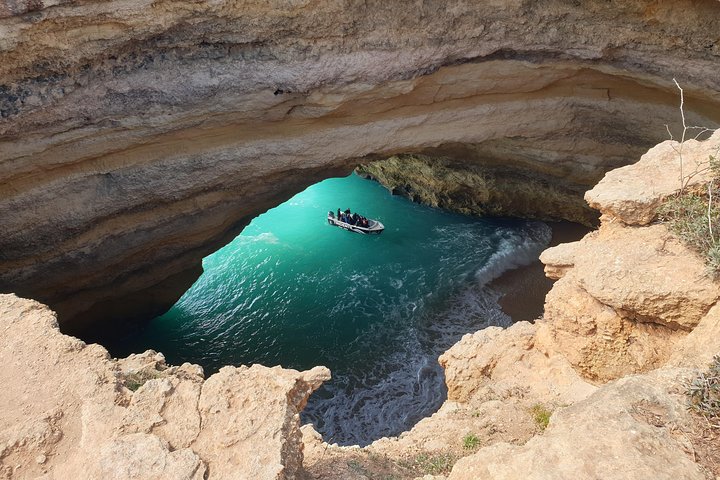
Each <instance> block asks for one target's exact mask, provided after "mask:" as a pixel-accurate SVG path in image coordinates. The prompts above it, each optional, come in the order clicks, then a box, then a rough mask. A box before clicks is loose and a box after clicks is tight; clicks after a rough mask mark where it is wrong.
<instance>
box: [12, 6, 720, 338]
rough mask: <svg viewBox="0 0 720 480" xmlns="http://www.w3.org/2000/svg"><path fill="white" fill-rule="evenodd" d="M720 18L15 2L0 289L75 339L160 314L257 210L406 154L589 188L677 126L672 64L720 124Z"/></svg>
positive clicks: (692, 12)
mask: <svg viewBox="0 0 720 480" xmlns="http://www.w3.org/2000/svg"><path fill="white" fill-rule="evenodd" d="M719 13H720V3H718V2H693V1H690V0H686V1H681V2H673V3H664V4H662V5H653V6H648V5H647V4H646V3H645V2H639V1H637V0H623V1H621V2H612V3H587V2H585V3H583V2H580V3H577V2H575V3H572V2H565V1H560V0H547V1H543V2H485V3H482V4H478V3H477V2H474V1H466V0H454V1H452V2H450V3H448V2H422V3H421V4H418V5H416V6H414V7H413V8H407V5H404V4H401V3H397V2H370V3H368V2H364V1H363V2H360V1H357V2H356V1H353V0H349V1H345V2H339V3H338V2H330V3H322V4H320V3H316V2H308V1H304V0H301V1H290V2H269V3H268V2H255V1H242V2H235V3H224V2H200V3H197V2H187V1H182V0H179V1H175V0H173V1H169V2H164V3H162V2H161V3H157V2H156V3H152V5H151V4H149V3H146V2H143V1H131V2H124V3H119V2H116V1H109V2H91V3H77V2H64V1H51V2H48V1H27V2H23V1H14V2H9V1H6V2H4V3H2V4H0V224H2V225H3V235H2V236H1V237H0V262H2V265H1V267H2V268H0V291H7V292H10V291H12V292H18V293H20V294H23V295H26V296H31V297H33V298H38V299H41V300H43V301H45V302H48V303H49V304H50V305H51V306H52V307H53V308H55V309H56V310H57V311H58V312H59V313H60V318H61V321H63V322H66V321H67V325H68V327H70V326H71V325H70V324H71V323H73V322H75V323H76V324H78V323H82V322H95V321H102V322H106V323H112V322H113V319H117V318H124V319H127V318H131V317H133V316H140V317H143V316H148V315H150V316H152V315H154V314H157V313H159V312H160V311H162V310H163V309H164V308H166V307H168V306H169V305H170V304H172V303H173V302H174V301H175V300H176V299H177V298H178V296H179V295H180V294H181V293H182V292H183V291H184V290H185V289H186V288H187V287H189V285H190V284H191V283H192V282H193V280H194V279H195V278H197V275H198V274H199V272H200V259H201V258H202V257H203V256H205V255H207V254H208V253H210V252H212V251H214V250H216V249H217V248H218V247H219V246H221V245H223V244H224V243H226V242H227V241H229V240H230V239H231V238H232V237H233V236H234V235H235V234H237V233H238V232H239V231H240V229H241V228H242V227H243V225H244V224H246V223H247V222H248V221H249V220H250V219H251V218H252V217H253V216H255V215H256V214H258V213H259V212H262V211H264V210H266V209H267V208H269V207H272V206H274V205H277V204H278V203H280V202H281V201H283V200H285V199H287V198H288V197H289V196H291V195H292V194H293V193H295V192H297V191H299V190H301V189H302V188H304V187H305V186H307V185H309V184H311V183H313V182H315V181H317V180H320V179H322V178H326V177H328V176H333V175H340V174H347V173H349V172H350V171H351V169H352V168H353V167H354V166H355V165H356V164H357V163H359V162H360V161H363V162H366V161H368V160H369V159H374V158H382V157H387V156H390V155H393V154H397V153H423V152H425V153H428V152H431V153H433V155H437V156H441V157H444V158H445V157H448V158H454V159H462V158H463V157H464V156H465V155H466V153H467V152H473V156H474V157H475V158H479V159H483V161H484V162H491V163H493V164H495V165H512V166H513V167H514V170H512V171H516V172H524V173H523V174H524V175H527V176H529V177H533V178H535V176H542V178H552V179H562V181H563V182H566V183H563V185H565V186H566V187H567V185H582V184H585V183H586V182H588V181H589V179H593V178H594V179H597V178H599V176H601V175H602V173H603V172H604V171H606V170H607V169H609V168H613V167H616V166H619V165H623V164H627V163H630V162H632V161H634V160H635V158H637V155H638V154H639V153H640V152H641V151H642V150H644V149H645V148H647V147H648V146H650V145H651V144H654V143H656V142H657V141H658V140H660V139H662V138H663V136H664V135H665V133H664V127H663V124H665V123H669V124H673V123H676V121H677V120H678V114H677V109H676V95H675V93H674V90H673V86H672V84H671V83H670V79H671V78H672V77H673V75H678V74H680V75H681V76H680V77H678V80H679V81H680V82H681V83H682V84H683V85H684V86H685V87H686V94H687V102H686V111H687V115H688V121H689V122H691V123H694V124H701V125H709V124H712V123H713V120H716V119H717V117H718V113H717V111H718V110H717V108H716V106H717V102H718V98H717V93H716V92H717V91H719V90H720V84H719V83H718V81H719V80H718V77H717V75H715V69H716V65H717V58H718V57H717V56H718V46H717V45H716V42H715V40H716V39H715V36H714V33H713V32H716V31H717V30H718V26H719V25H718V22H720V14H719ZM677 64H682V65H683V68H682V70H681V72H679V73H678V72H677V69H676V68H675V65H677ZM649 118H651V119H657V124H653V123H652V122H648V121H647V120H648V119H649ZM60 199H61V200H60Z"/></svg>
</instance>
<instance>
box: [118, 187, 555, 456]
mask: <svg viewBox="0 0 720 480" xmlns="http://www.w3.org/2000/svg"><path fill="white" fill-rule="evenodd" d="M337 208H342V209H345V208H350V209H352V210H353V211H354V210H355V209H357V210H358V211H360V213H363V214H365V215H366V216H368V217H370V218H376V219H379V220H380V221H382V222H383V223H384V224H385V227H386V230H385V232H384V233H383V234H382V235H379V236H376V235H372V236H363V235H359V234H355V233H350V232H347V231H344V230H341V229H339V228H337V227H332V226H330V225H328V224H327V223H326V220H325V218H326V214H327V211H328V210H336V209H337ZM549 238H550V229H549V228H548V227H547V226H546V225H544V224H542V223H537V222H522V221H514V220H497V219H493V220H485V219H476V218H469V217H464V216H461V215H455V214H450V213H446V212H442V211H439V210H435V209H431V208H427V207H423V206H420V205H417V204H413V203H410V202H408V201H406V200H405V199H402V198H399V197H393V196H391V195H390V194H389V193H388V192H387V191H386V190H385V189H384V188H382V187H381V186H380V185H378V184H377V183H375V182H372V181H368V180H364V179H361V178H359V177H357V176H356V175H351V176H349V177H347V178H336V179H329V180H325V181H323V182H321V183H319V184H317V185H314V186H312V187H310V188H308V189H307V190H305V191H304V192H302V193H300V194H298V195H296V196H295V197H294V198H292V199H291V200H289V201H288V202H286V203H284V204H282V205H280V206H279V207H277V208H274V209H272V210H270V211H268V212H267V213H265V214H264V215H261V216H260V217H258V218H256V219H255V220H253V222H252V223H251V224H250V225H248V226H247V227H246V228H245V230H244V231H243V233H242V234H241V235H240V236H238V237H237V238H236V239H235V240H234V241H233V242H231V243H230V244H229V245H227V246H226V247H224V248H223V249H221V250H219V251H218V252H216V253H214V254H213V255H211V256H209V257H207V258H205V260H204V261H203V268H204V270H205V273H204V274H203V275H202V276H201V277H200V278H199V279H198V281H197V282H196V283H195V284H194V285H193V286H192V288H191V289H190V290H188V291H187V292H186V293H185V295H184V296H183V297H182V298H181V299H180V300H179V301H178V303H177V304H176V305H175V306H174V307H173V308H172V309H171V310H170V311H169V312H168V313H166V314H165V315H163V316H161V317H159V318H157V319H155V320H154V321H152V322H151V323H150V324H149V325H148V326H147V327H146V328H145V329H144V330H143V331H141V332H139V333H138V334H137V335H134V336H133V337H131V338H126V339H122V340H118V341H117V343H116V344H115V345H109V347H110V349H111V351H112V352H113V353H114V354H115V355H125V354H128V353H130V352H137V351H143V350H145V349H148V348H152V349H155V350H159V351H162V352H163V353H164V354H165V356H166V358H167V360H168V362H169V363H172V364H179V363H181V362H185V361H188V362H193V363H198V364H200V365H202V366H203V367H204V368H205V370H206V373H208V374H209V373H212V372H214V371H216V370H217V369H218V368H220V367H221V366H223V365H228V364H230V365H239V364H252V363H261V364H264V365H268V366H271V365H278V364H280V365H282V366H284V367H289V368H296V369H307V368H311V367H313V366H315V365H325V366H327V367H329V368H330V369H331V370H332V373H333V379H332V380H331V381H330V382H327V384H326V385H325V386H323V387H322V388H321V389H320V390H319V391H318V392H316V393H315V394H314V395H313V396H312V397H311V399H310V402H309V404H308V406H307V408H306V410H305V413H304V416H303V417H304V418H303V420H304V421H306V422H312V423H314V424H315V425H316V428H317V429H318V430H319V431H320V432H322V433H323V434H324V437H325V439H326V440H327V441H330V442H338V443H340V444H356V443H358V444H361V445H363V444H367V443H369V442H370V441H372V440H374V439H377V438H380V437H382V436H387V435H395V434H398V433H400V432H402V431H403V430H406V429H408V428H409V427H411V426H412V425H413V424H414V423H415V422H417V421H418V420H419V419H421V418H422V417H424V416H427V415H429V414H431V413H432V412H433V411H435V410H436V409H437V408H438V407H439V406H440V404H441V403H442V402H443V400H444V398H445V390H444V385H443V378H442V371H441V369H440V367H439V366H438V364H437V356H438V355H439V354H440V353H442V352H443V351H444V350H446V349H447V348H448V347H449V346H450V345H452V344H453V343H454V342H455V341H457V340H458V339H459V338H460V336H462V335H463V334H464V333H467V332H471V331H475V330H477V329H479V328H482V327H484V326H487V325H504V324H507V323H508V322H509V319H507V317H505V316H504V315H503V314H502V313H501V312H500V311H499V309H498V308H497V305H496V303H495V298H496V295H495V293H494V292H492V291H491V290H489V289H488V288H487V287H485V285H486V283H487V282H488V281H489V280H491V279H492V278H494V277H496V276H497V275H498V274H499V273H501V272H502V271H503V270H506V269H508V268H510V267H512V266H515V265H520V264H523V263H527V262H528V261H530V260H531V259H533V258H537V255H538V254H539V252H540V251H541V250H542V248H543V247H544V246H545V245H546V244H547V242H548V241H549Z"/></svg>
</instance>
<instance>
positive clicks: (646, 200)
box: [585, 129, 720, 225]
mask: <svg viewBox="0 0 720 480" xmlns="http://www.w3.org/2000/svg"><path fill="white" fill-rule="evenodd" d="M696 131H697V130H694V129H693V130H690V131H689V132H690V133H692V132H696ZM719 152H720V130H717V131H715V133H714V134H713V135H712V137H711V138H709V139H708V140H707V141H702V142H699V141H697V140H695V139H689V140H687V141H685V142H684V143H682V144H681V143H679V142H677V141H674V140H668V141H665V142H663V143H661V144H659V145H656V146H655V147H653V148H651V149H650V150H649V151H648V152H647V153H646V154H645V155H643V156H642V157H641V158H640V161H639V162H637V163H636V164H633V165H631V166H628V167H625V168H618V169H615V170H613V171H611V172H608V174H607V175H605V178H603V179H602V180H601V181H600V183H598V184H597V186H595V187H594V188H593V189H592V190H590V191H588V192H587V194H586V195H585V198H586V200H587V201H588V203H589V204H590V206H591V207H593V208H595V209H597V210H600V212H602V213H603V214H604V215H607V216H608V217H610V218H615V219H617V220H619V221H621V222H623V223H626V224H628V225H647V224H649V223H650V222H652V221H653V220H655V219H656V218H657V209H658V207H659V206H660V204H661V203H662V201H663V200H665V199H666V198H667V197H669V196H670V195H673V194H674V193H675V192H677V191H678V189H679V188H680V186H681V185H682V187H683V188H686V189H690V190H693V189H696V188H698V187H699V186H701V185H705V184H707V183H708V182H709V181H710V178H711V175H712V171H711V169H710V168H709V167H710V158H711V157H714V158H717V157H718V153H719Z"/></svg>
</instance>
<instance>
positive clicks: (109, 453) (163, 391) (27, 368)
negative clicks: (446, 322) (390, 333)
mask: <svg viewBox="0 0 720 480" xmlns="http://www.w3.org/2000/svg"><path fill="white" fill-rule="evenodd" d="M0 335H2V338H3V342H2V343H0V364H2V365H3V369H1V370H0V382H2V384H3V385H4V388H2V389H0V402H1V403H2V405H6V406H10V405H11V406H12V408H2V409H0V473H1V474H2V475H4V477H3V478H8V479H15V478H36V477H37V478H45V479H48V480H51V479H58V480H59V479H66V478H79V479H85V478H87V479H95V478H107V479H117V480H130V479H138V480H140V479H143V480H144V479H157V480H160V479H163V480H164V479H167V480H178V479H187V480H200V479H208V480H211V479H230V478H235V479H255V478H257V479H292V478H297V476H298V474H299V470H300V467H301V464H302V458H303V455H302V450H303V446H302V443H301V441H300V433H299V412H300V410H302V408H303V407H304V406H305V403H306V402H307V398H308V396H309V395H310V394H311V393H312V392H313V391H314V390H315V389H317V388H318V387H319V386H320V385H321V383H322V382H323V381H324V380H327V379H328V378H330V374H329V371H328V370H327V369H326V368H324V367H316V368H314V369H312V370H310V371H307V372H297V371H294V370H285V369H282V368H280V367H275V368H267V367H262V366H259V365H255V366H253V367H239V368H234V367H226V368H224V369H223V370H221V371H220V372H219V373H217V374H215V375H213V376H211V377H210V378H209V379H207V380H204V378H203V376H202V369H200V368H199V367H197V366H192V365H189V364H185V365H182V366H180V367H168V366H167V365H166V364H165V359H164V357H163V356H162V355H161V354H158V353H156V352H153V351H148V352H145V353H143V354H139V355H131V356H130V357H128V358H126V359H122V360H119V361H116V360H112V359H110V358H109V356H108V354H107V352H106V351H105V349H104V348H102V347H100V346H99V345H86V344H84V343H83V342H80V341H79V340H77V339H74V338H72V337H68V336H65V335H63V334H61V333H60V332H59V331H58V329H57V320H56V318H55V316H54V314H53V313H52V312H51V311H50V310H49V309H48V308H47V307H45V306H43V305H40V304H39V303H37V302H33V301H29V300H23V299H19V298H17V297H15V296H14V295H0ZM40 458H42V459H43V461H39V460H38V459H40Z"/></svg>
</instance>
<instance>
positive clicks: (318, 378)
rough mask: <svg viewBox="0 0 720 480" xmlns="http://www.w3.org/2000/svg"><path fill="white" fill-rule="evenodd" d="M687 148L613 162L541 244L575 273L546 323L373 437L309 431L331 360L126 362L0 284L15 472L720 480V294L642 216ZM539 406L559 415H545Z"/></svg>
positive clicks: (458, 357)
mask: <svg viewBox="0 0 720 480" xmlns="http://www.w3.org/2000/svg"><path fill="white" fill-rule="evenodd" d="M718 148H720V132H716V133H715V134H714V135H713V136H712V137H711V138H710V139H709V140H707V141H705V142H694V141H691V142H688V143H686V144H685V146H684V165H692V164H701V163H702V162H704V161H705V158H706V157H707V155H708V152H712V151H714V150H715V149H718ZM676 150H677V145H676V144H675V143H673V142H664V143H663V144H660V145H658V146H657V147H655V148H653V149H651V150H650V151H649V152H648V153H647V154H646V155H645V156H643V158H642V159H641V160H640V161H639V162H638V163H636V164H634V165H632V166H629V167H624V168H623V169H620V170H616V171H615V172H612V173H610V174H608V175H606V176H605V178H604V179H603V180H602V181H601V182H600V183H599V184H598V186H597V187H595V188H594V189H593V190H592V191H591V192H589V193H588V194H587V199H588V201H589V202H591V203H592V204H593V205H594V206H596V207H597V208H599V209H600V211H601V212H602V213H603V216H602V224H601V226H600V228H599V230H598V231H597V232H593V233H590V234H588V235H587V236H586V237H585V238H584V239H583V240H581V241H579V242H576V243H572V244H565V245H560V246H557V247H554V248H552V249H550V250H547V251H546V252H545V253H544V254H543V256H542V259H543V261H544V262H546V264H547V272H548V274H549V275H551V276H553V277H554V278H559V280H558V281H557V282H556V283H555V285H554V287H553V290H552V291H551V292H550V294H549V295H548V297H547V303H546V314H545V317H544V318H543V319H541V320H538V321H537V322H536V323H534V324H530V323H527V322H520V323H517V324H515V325H513V326H512V327H510V328H508V329H506V330H503V329H500V328H489V329H485V330H483V331H480V332H477V333H474V334H470V335H466V336H465V337H463V339H462V340H461V341H460V342H458V343H457V344H456V345H455V346H453V347H452V348H451V349H450V350H448V351H447V352H446V353H445V354H443V355H442V356H441V358H440V362H441V363H442V365H443V366H444V368H445V371H446V382H447V385H448V401H447V402H446V403H445V404H444V405H443V407H442V408H441V409H440V411H438V412H437V413H436V414H434V415H433V416H431V417H429V418H426V419H424V420H422V421H421V422H420V423H418V425H417V426H416V427H414V428H413V429H412V430H411V431H409V432H406V433H405V434H403V435H401V436H399V437H398V438H387V439H381V440H378V441H376V442H374V443H373V444H372V445H370V446H369V447H366V448H364V449H360V448H353V447H337V446H330V445H327V444H324V443H323V442H322V439H321V438H320V437H319V435H317V433H316V432H314V430H313V429H312V427H311V426H305V427H303V428H302V429H300V428H299V420H298V412H299V411H300V410H301V409H302V408H303V406H304V404H305V402H306V400H307V397H308V395H310V393H311V392H312V391H313V390H314V389H316V388H317V387H318V386H319V385H320V383H321V382H322V381H323V380H325V379H327V378H329V372H328V371H327V369H324V368H322V367H317V368H315V369H313V370H310V371H308V372H296V371H292V370H283V369H280V368H277V367H276V368H266V367H261V366H259V365H255V366H252V367H239V368H235V367H226V368H223V369H221V371H220V372H219V373H217V374H215V375H213V376H212V377H210V378H208V379H207V380H205V379H204V378H203V376H202V371H201V370H200V369H199V368H198V367H196V366H192V365H188V364H186V365H182V366H180V367H168V366H166V365H165V363H164V360H163V357H162V355H160V354H156V353H155V352H146V353H144V354H141V355H133V356H130V357H128V358H126V359H121V360H112V359H109V358H108V355H107V352H106V351H105V350H104V349H103V348H102V347H100V346H98V345H86V344H85V343H83V342H81V341H79V340H76V339H74V338H71V337H68V336H65V335H62V334H61V333H60V332H59V331H58V329H57V322H56V319H55V316H54V315H53V314H52V312H51V311H50V310H49V309H47V307H45V306H43V305H40V304H38V303H37V302H34V301H29V300H22V299H19V298H17V297H15V296H13V295H3V296H0V329H1V330H0V333H1V334H2V338H3V342H2V343H0V363H1V364H2V365H3V369H1V370H0V380H2V383H3V386H4V388H3V389H0V401H1V402H2V404H3V405H5V406H6V407H4V408H2V409H0V474H1V475H3V476H4V477H5V478H11V479H15V478H47V479H53V478H57V479H60V478H117V479H134V478H137V479H140V478H143V479H146V478H157V479H177V478H187V479H200V478H238V479H247V478H253V479H255V478H263V479H264V478H278V479H279V478H297V477H299V476H300V475H303V473H302V472H303V471H304V472H307V473H309V474H310V475H311V476H313V477H314V478H321V479H325V478H327V479H330V478H332V479H367V478H377V477H378V476H379V475H385V476H391V475H394V476H397V477H399V478H413V477H414V476H416V475H421V474H423V473H431V474H433V475H435V476H434V477H433V478H448V479H449V480H464V479H479V478H482V479H486V478H487V479H517V478H533V479H578V478H587V479H603V480H607V479H618V480H619V479H623V480H626V479H631V480H632V479H646V478H658V479H668V480H671V479H672V480H674V479H677V478H687V479H698V480H701V479H711V480H712V479H713V476H712V475H713V474H711V473H710V470H709V468H711V467H712V465H711V464H710V463H708V461H707V459H708V458H711V457H712V456H713V455H714V456H715V458H717V449H714V448H713V446H712V445H709V446H708V445H703V444H702V443H697V441H698V438H697V435H696V428H698V427H697V424H696V423H694V419H693V417H692V415H691V413H690V412H689V411H688V410H687V408H686V405H687V400H686V397H685V395H684V393H683V391H684V385H685V383H686V382H687V381H688V379H689V378H691V377H692V376H693V375H694V374H695V372H696V369H698V368H703V367H704V366H705V365H707V363H708V362H709V361H710V359H711V357H712V356H713V355H714V354H717V353H718V352H720V307H718V305H717V299H718V297H720V289H719V288H718V284H717V283H716V282H715V281H714V280H712V279H711V277H709V276H708V275H706V272H705V271H704V266H703V265H702V263H701V262H700V261H699V259H698V258H697V257H696V256H695V254H694V253H693V252H691V251H689V250H687V249H686V248H685V247H684V246H683V245H682V244H681V243H679V242H678V240H677V239H675V238H674V237H672V235H670V234H669V233H668V232H667V230H666V229H665V228H664V226H662V225H657V224H653V223H652V222H653V219H654V214H653V213H652V212H653V211H654V208H655V207H648V209H647V210H643V208H644V206H648V205H655V206H656V205H657V199H659V198H661V197H663V196H667V195H670V194H672V188H671V187H667V188H666V187H665V186H667V185H671V184H672V182H671V181H669V180H668V178H672V177H675V178H677V172H678V168H679V160H678V158H677V155H673V154H672V153H671V152H676ZM651 172H655V173H656V174H654V175H650V174H649V173H651ZM635 178H640V179H641V180H638V183H637V185H638V188H628V185H629V184H632V182H633V181H634V179H635ZM698 181H701V180H698ZM640 185H645V186H644V187H642V188H640ZM648 192H654V193H653V195H649V194H648ZM653 196H654V197H656V198H651V197H653ZM633 205H635V207H633ZM618 206H622V208H620V207H618ZM641 212H644V213H642V214H641ZM537 406H541V407H542V408H543V409H545V410H546V411H547V412H548V414H550V413H552V416H551V417H550V420H549V425H547V428H544V427H545V424H544V421H538V420H537V418H536V419H535V420H534V419H533V415H534V414H533V411H535V409H536V407H537ZM466 439H470V440H472V441H471V442H468V441H467V440H466ZM468 445H469V446H468ZM708 452H709V453H708ZM459 457H464V458H459ZM456 460H457V462H456V463H455V464H454V466H453V463H454V462H455V461H456ZM439 474H443V475H446V477H445V476H443V475H439ZM716 474H717V472H715V473H714V475H716ZM380 478H382V476H380Z"/></svg>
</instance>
